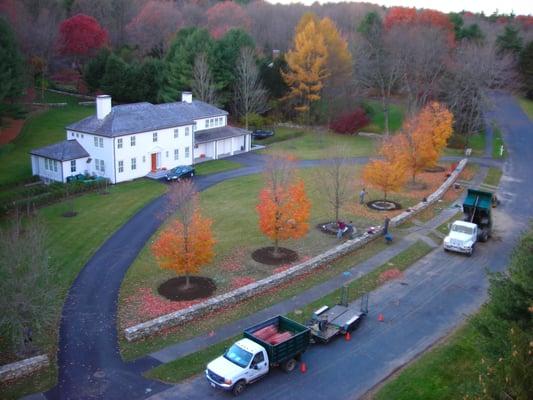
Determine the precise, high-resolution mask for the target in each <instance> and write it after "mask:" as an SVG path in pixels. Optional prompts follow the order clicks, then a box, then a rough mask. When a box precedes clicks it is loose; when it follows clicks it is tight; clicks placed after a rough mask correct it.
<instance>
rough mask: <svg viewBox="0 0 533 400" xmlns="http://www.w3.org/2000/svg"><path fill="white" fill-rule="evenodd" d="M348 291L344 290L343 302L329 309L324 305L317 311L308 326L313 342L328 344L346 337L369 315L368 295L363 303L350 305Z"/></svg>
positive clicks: (362, 299) (363, 299) (363, 298)
mask: <svg viewBox="0 0 533 400" xmlns="http://www.w3.org/2000/svg"><path fill="white" fill-rule="evenodd" d="M347 299H348V289H347V288H346V287H345V286H344V287H343V288H342V294H341V301H340V302H339V303H338V304H336V305H334V306H333V307H329V306H327V305H324V306H322V307H320V308H319V309H318V310H316V311H315V312H314V313H313V315H312V317H311V319H310V320H309V321H308V322H307V323H306V325H307V326H308V327H309V329H310V330H311V341H312V342H318V343H328V342H329V341H330V340H331V339H333V338H334V337H335V336H337V335H345V334H346V333H348V332H351V331H353V330H355V329H357V327H358V326H359V324H360V323H361V321H362V319H363V318H364V317H365V316H366V315H367V314H368V294H365V295H363V296H362V297H361V303H360V305H359V306H357V305H356V304H355V303H352V304H349V303H348V301H347Z"/></svg>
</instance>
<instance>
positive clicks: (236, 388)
mask: <svg viewBox="0 0 533 400" xmlns="http://www.w3.org/2000/svg"><path fill="white" fill-rule="evenodd" d="M245 388H246V382H245V381H244V380H241V381H239V382H237V383H236V384H235V385H233V389H232V390H231V391H232V393H233V395H234V396H238V395H240V394H241V393H242V392H244V389H245Z"/></svg>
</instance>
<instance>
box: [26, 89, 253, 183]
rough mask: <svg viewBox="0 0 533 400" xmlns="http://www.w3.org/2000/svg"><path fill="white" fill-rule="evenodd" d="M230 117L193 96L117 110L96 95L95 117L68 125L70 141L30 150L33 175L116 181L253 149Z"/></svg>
mask: <svg viewBox="0 0 533 400" xmlns="http://www.w3.org/2000/svg"><path fill="white" fill-rule="evenodd" d="M227 116H228V113H227V112H226V111H224V110H221V109H219V108H217V107H215V106H212V105H210V104H207V103H204V102H202V101H198V100H193V98H192V94H191V93H190V92H184V93H183V94H182V101H181V102H175V103H165V104H151V103H134V104H124V105H118V106H114V107H113V106H112V104H111V97H110V96H107V95H103V96H98V97H97V98H96V115H92V116H90V117H88V118H85V119H82V120H81V121H78V122H75V123H73V124H71V125H69V126H67V127H66V131H67V138H66V140H64V141H62V142H60V143H55V144H52V145H50V146H46V147H41V148H39V149H35V150H32V151H31V152H30V154H31V163H32V171H33V174H34V175H38V176H40V177H41V178H42V179H43V180H44V181H45V182H50V181H60V182H65V181H66V180H67V177H69V176H71V175H77V174H89V175H97V176H102V177H105V178H108V179H109V180H110V181H111V182H112V183H118V182H123V181H128V180H132V179H135V178H140V177H143V176H146V175H148V174H154V173H157V172H158V171H164V170H168V169H171V168H174V167H176V166H178V165H192V164H195V163H197V162H202V161H205V160H216V159H218V158H222V157H226V156H230V155H234V154H238V153H242V152H246V151H249V150H250V147H251V135H250V132H249V131H246V130H244V129H240V128H236V127H232V126H229V125H227Z"/></svg>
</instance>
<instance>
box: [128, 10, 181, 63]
mask: <svg viewBox="0 0 533 400" xmlns="http://www.w3.org/2000/svg"><path fill="white" fill-rule="evenodd" d="M181 21H182V17H181V13H180V11H179V10H178V7H177V6H176V4H175V3H174V2H168V1H156V0H151V1H149V2H148V3H146V4H145V5H144V7H143V8H142V9H141V11H140V12H139V14H138V15H137V16H136V17H135V18H134V19H133V20H132V21H131V22H130V23H129V24H128V25H127V26H126V32H127V33H128V37H129V39H130V42H131V43H132V44H134V45H137V46H139V48H140V50H141V51H142V52H143V53H144V54H146V53H150V52H151V53H153V54H158V55H163V53H164V51H165V50H166V49H167V47H168V43H169V41H170V39H171V38H172V36H173V35H174V33H175V32H177V31H178V30H179V27H180V25H181Z"/></svg>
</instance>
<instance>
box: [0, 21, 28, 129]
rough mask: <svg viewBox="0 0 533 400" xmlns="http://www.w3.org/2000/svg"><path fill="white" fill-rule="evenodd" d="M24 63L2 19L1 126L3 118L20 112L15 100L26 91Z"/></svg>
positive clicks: (6, 24)
mask: <svg viewBox="0 0 533 400" xmlns="http://www.w3.org/2000/svg"><path fill="white" fill-rule="evenodd" d="M23 77H24V73H23V63H22V58H21V56H20V53H19V50H18V48H17V45H16V43H15V38H14V37H13V33H12V31H11V28H10V26H9V25H8V23H7V22H6V21H5V20H4V19H3V18H1V17H0V126H1V125H2V117H5V116H15V115H16V114H17V113H18V112H19V111H20V109H19V107H18V106H16V103H15V100H16V98H17V97H19V96H21V95H22V94H23V91H24V78H23Z"/></svg>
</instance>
